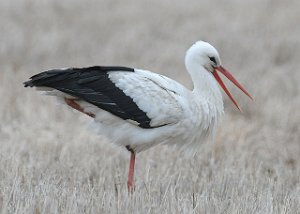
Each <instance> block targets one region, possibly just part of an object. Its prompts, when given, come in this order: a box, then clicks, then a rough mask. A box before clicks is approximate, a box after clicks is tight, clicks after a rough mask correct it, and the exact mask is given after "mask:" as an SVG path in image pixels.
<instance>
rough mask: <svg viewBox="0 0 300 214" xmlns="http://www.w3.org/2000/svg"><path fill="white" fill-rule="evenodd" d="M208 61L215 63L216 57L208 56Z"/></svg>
mask: <svg viewBox="0 0 300 214" xmlns="http://www.w3.org/2000/svg"><path fill="white" fill-rule="evenodd" d="M209 59H210V61H212V62H213V63H214V64H217V62H216V58H215V57H213V56H209Z"/></svg>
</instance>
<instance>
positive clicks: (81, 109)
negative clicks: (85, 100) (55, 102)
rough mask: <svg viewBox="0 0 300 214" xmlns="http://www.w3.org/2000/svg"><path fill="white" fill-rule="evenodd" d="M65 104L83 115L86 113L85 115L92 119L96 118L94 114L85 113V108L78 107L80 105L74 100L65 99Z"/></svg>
mask: <svg viewBox="0 0 300 214" xmlns="http://www.w3.org/2000/svg"><path fill="white" fill-rule="evenodd" d="M65 102H66V103H67V104H68V105H69V106H71V107H72V108H74V109H76V110H77V111H80V112H82V113H84V114H87V115H88V116H90V117H95V115H94V114H93V113H89V112H85V111H84V110H83V108H82V107H81V106H80V105H78V103H76V102H75V101H74V100H72V99H68V98H65Z"/></svg>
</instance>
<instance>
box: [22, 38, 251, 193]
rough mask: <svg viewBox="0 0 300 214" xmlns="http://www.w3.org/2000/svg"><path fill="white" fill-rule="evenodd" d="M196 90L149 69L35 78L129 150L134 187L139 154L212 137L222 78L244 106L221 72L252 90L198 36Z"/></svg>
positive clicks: (192, 60)
mask: <svg viewBox="0 0 300 214" xmlns="http://www.w3.org/2000/svg"><path fill="white" fill-rule="evenodd" d="M185 66H186V69H187V71H188V72H189V74H190V76H191V78H192V81H193V84H194V89H193V90H192V91H190V90H188V89H187V88H185V87H184V86H183V85H181V84H179V83H178V82H176V81H174V80H172V79H170V78H168V77H166V76H163V75H160V74H156V73H152V72H150V71H147V70H141V69H134V68H128V67H117V66H111V67H106V66H93V67H87V68H68V69H54V70H48V71H45V72H42V73H39V74H37V75H34V76H32V77H31V78H30V80H29V81H27V82H25V83H24V85H25V87H27V86H30V87H33V86H35V87H37V88H38V89H41V90H44V91H46V94H48V95H55V96H57V97H59V98H61V99H62V100H63V101H64V102H65V103H66V104H67V105H69V106H71V107H72V108H74V109H76V110H78V111H80V112H82V113H85V114H87V115H88V116H90V117H92V118H93V119H94V122H95V124H96V125H97V126H98V131H99V132H100V134H102V135H104V136H106V137H108V138H109V139H110V140H111V142H112V143H114V144H117V145H119V146H123V147H125V148H126V149H127V150H128V151H129V152H130V153H131V158H130V165H129V173H128V183H127V185H128V189H129V190H133V188H134V185H133V176H134V165H135V155H136V153H138V152H141V151H143V150H146V149H148V148H150V147H152V146H154V145H157V144H161V143H162V144H173V145H177V146H179V147H181V148H184V149H188V150H190V151H192V152H194V153H195V152H196V151H197V147H198V146H199V145H200V144H201V143H202V142H204V141H207V140H212V136H213V135H214V133H215V128H216V124H217V122H218V121H219V117H220V116H221V114H222V113H223V100H222V96H221V92H220V90H219V87H218V85H217V83H219V84H220V86H221V87H222V88H223V89H224V91H225V92H226V94H227V95H228V96H229V98H230V99H231V100H232V102H233V103H234V104H235V106H236V107H237V108H238V109H240V108H239V106H238V104H237V103H236V101H235V100H234V99H233V97H232V96H231V94H230V92H229V91H228V90H227V88H226V87H225V85H224V83H223V82H222V80H221V78H220V77H219V75H218V72H221V73H222V74H224V75H225V76H226V77H227V78H228V79H229V80H230V81H232V82H233V83H234V84H235V85H236V86H237V87H238V88H240V89H241V90H242V91H243V92H244V93H245V94H246V95H247V96H249V97H250V98H251V99H252V97H251V96H250V94H249V93H248V92H247V91H246V90H245V89H244V88H243V87H242V86H241V85H240V84H239V83H238V82H237V81H236V80H235V79H234V77H233V76H232V75H231V74H230V73H229V72H228V71H227V70H225V68H224V67H222V65H221V60H220V57H219V53H218V51H217V50H216V49H215V48H214V47H213V46H212V45H210V44H209V43H207V42H203V41H198V42H196V43H195V44H194V45H192V46H191V47H190V48H189V49H188V51H187V53H186V56H185Z"/></svg>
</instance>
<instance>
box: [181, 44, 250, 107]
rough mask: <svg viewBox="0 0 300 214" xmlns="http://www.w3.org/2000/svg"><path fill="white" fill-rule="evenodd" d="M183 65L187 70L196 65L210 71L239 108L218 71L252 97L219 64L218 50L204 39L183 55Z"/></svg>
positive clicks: (194, 67)
mask: <svg viewBox="0 0 300 214" xmlns="http://www.w3.org/2000/svg"><path fill="white" fill-rule="evenodd" d="M185 65H186V67H187V69H188V70H194V69H195V70H198V69H197V67H203V68H205V69H206V70H207V72H209V73H211V75H213V76H214V77H215V79H216V81H217V82H218V83H219V84H220V86H221V87H222V88H223V90H224V91H225V93H226V94H227V95H228V97H229V98H230V100H231V101H232V102H233V103H234V105H235V106H236V107H237V108H238V109H239V110H240V108H239V106H238V104H237V102H236V101H235V100H234V98H233V97H232V95H231V94H230V92H229V91H228V89H227V88H226V86H225V85H224V83H223V81H222V79H221V78H220V76H219V74H218V72H221V73H222V74H224V75H225V76H226V77H227V78H228V79H229V80H230V81H231V82H232V83H233V84H235V85H236V86H237V87H238V88H239V89H241V90H242V91H243V92H244V93H245V94H246V95H247V96H248V97H250V98H251V99H253V98H252V97H251V95H250V94H249V93H248V92H247V91H246V90H245V89H244V87H243V86H242V85H241V84H240V83H238V81H237V80H236V79H235V78H234V77H233V76H232V74H231V73H230V72H229V71H227V70H226V69H225V68H224V67H223V66H222V64H221V60H220V56H219V53H218V51H217V50H216V49H215V48H214V47H213V46H212V45H211V44H209V43H207V42H204V41H198V42H196V43H195V44H193V45H192V47H190V48H189V49H188V51H187V52H186V55H185Z"/></svg>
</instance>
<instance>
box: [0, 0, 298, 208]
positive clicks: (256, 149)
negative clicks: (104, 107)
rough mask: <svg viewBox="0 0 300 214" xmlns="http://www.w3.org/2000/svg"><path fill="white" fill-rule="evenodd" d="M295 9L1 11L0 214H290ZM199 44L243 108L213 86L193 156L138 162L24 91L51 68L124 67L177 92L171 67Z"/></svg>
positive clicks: (161, 4)
mask: <svg viewBox="0 0 300 214" xmlns="http://www.w3.org/2000/svg"><path fill="white" fill-rule="evenodd" d="M299 8H300V2H299V1H296V0H288V1H279V0H272V1H271V0H247V1H239V0H229V1H211V0H203V1H199V0H193V1H171V0H167V1H159V0H154V1H146V0H141V1H137V0H129V1H104V0H102V1H95V0H92V1H88V2H83V1H80V0H66V1H59V0H51V1H50V0H49V1H46V0H44V1H34V0H27V1H21V0H16V1H9V0H2V1H1V2H0V27H1V33H0V65H1V66H0V67H1V71H0V97H1V105H0V120H1V123H0V139H1V141H0V145H1V147H0V178H1V179H0V210H1V213H300V211H299V210H300V197H299V195H300V180H299V179H300V111H299V106H300V84H299V82H298V81H299V80H300V72H299V59H300V28H299V27H298V25H299V20H300V13H299ZM199 39H202V40H206V41H209V42H210V43H211V44H213V45H214V46H215V47H216V48H217V49H218V50H219V52H220V55H221V59H222V62H223V65H224V66H225V67H226V68H227V69H229V70H230V71H232V73H234V74H235V76H236V78H237V79H238V80H239V81H240V82H241V83H243V85H244V86H245V88H247V89H248V90H249V92H250V93H251V94H252V95H253V96H254V101H253V102H252V101H250V100H249V99H248V98H247V97H246V96H244V95H243V94H242V93H240V92H239V91H238V90H237V89H235V87H233V86H232V84H230V83H229V82H228V81H226V83H227V85H228V86H229V89H230V90H231V91H232V92H233V94H234V96H235V97H236V98H237V100H238V102H239V103H240V105H241V107H242V110H243V112H242V113H240V112H238V111H237V110H236V109H235V107H234V106H233V105H232V104H231V102H230V101H229V99H228V98H227V97H226V95H224V99H225V115H224V117H223V120H222V122H221V124H220V126H219V130H218V132H217V136H216V141H215V142H214V143H211V144H209V145H205V146H203V147H202V148H201V150H199V152H198V154H197V155H196V156H195V157H190V156H188V155H186V154H185V153H182V152H179V151H177V150H176V149H174V148H172V147H166V146H158V147H155V148H153V149H150V150H148V151H145V152H143V153H140V154H138V156H137V165H136V175H135V180H136V191H135V193H134V194H133V195H131V196H128V194H127V189H126V179H127V169H128V161H129V154H128V153H126V152H125V151H124V150H122V149H120V148H115V147H113V146H111V144H110V143H109V140H107V139H104V138H103V137H101V136H96V135H95V134H94V133H93V132H91V131H90V130H89V129H87V128H86V127H87V124H88V123H89V121H90V118H88V117H87V116H86V115H82V114H80V113H78V112H74V111H72V110H70V109H68V108H67V107H64V106H60V105H57V104H56V101H55V99H53V98H51V97H45V96H41V95H40V94H39V93H37V92H36V91H35V90H33V89H25V88H23V86H22V82H23V81H26V80H27V79H28V78H29V77H30V76H31V75H33V74H36V73H38V72H41V71H44V70H47V69H51V68H60V67H70V66H75V67H76V66H89V65H123V66H132V67H138V68H144V69H149V70H151V71H154V72H158V73H161V74H164V75H167V76H169V77H171V78H173V79H176V80H177V81H179V82H181V83H182V84H184V85H186V86H187V87H188V88H192V84H191V81H190V79H189V77H188V75H187V73H186V72H185V68H184V63H183V58H184V54H185V51H186V49H187V48H188V47H189V46H190V45H191V44H192V43H194V42H195V41H197V40H199Z"/></svg>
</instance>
